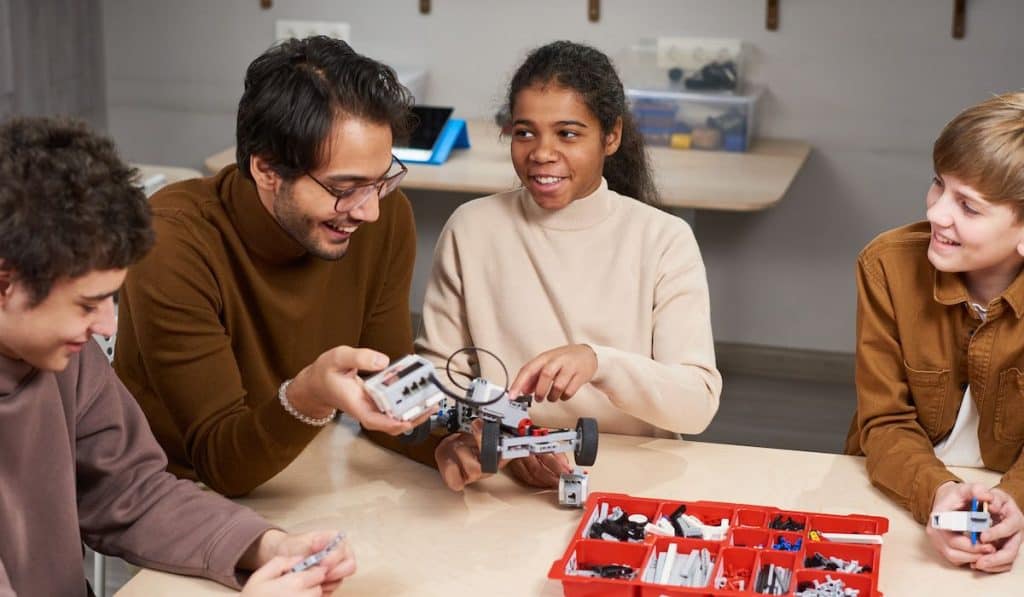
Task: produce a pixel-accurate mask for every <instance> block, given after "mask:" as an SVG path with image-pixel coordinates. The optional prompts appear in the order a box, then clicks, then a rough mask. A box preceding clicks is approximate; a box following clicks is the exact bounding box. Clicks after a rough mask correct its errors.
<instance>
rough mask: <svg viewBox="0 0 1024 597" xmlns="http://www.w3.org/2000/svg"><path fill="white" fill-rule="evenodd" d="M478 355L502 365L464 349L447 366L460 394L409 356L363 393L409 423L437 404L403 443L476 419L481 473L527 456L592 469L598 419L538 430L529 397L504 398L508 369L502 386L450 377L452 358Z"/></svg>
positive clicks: (422, 361)
mask: <svg viewBox="0 0 1024 597" xmlns="http://www.w3.org/2000/svg"><path fill="white" fill-rule="evenodd" d="M469 351H473V352H482V353H485V354H488V355H490V356H492V357H494V358H495V359H497V360H498V362H499V363H501V360H500V359H498V357H497V356H496V355H494V353H491V352H489V351H487V350H484V349H482V348H475V347H469V348H463V349H461V350H458V351H456V352H455V353H454V354H452V355H451V356H450V357H448V362H447V364H446V365H445V370H446V371H447V373H448V379H449V380H450V381H451V383H452V384H453V385H454V386H455V387H457V388H459V389H460V390H462V391H463V392H464V395H459V394H457V393H455V392H453V391H450V390H449V389H448V388H447V387H445V386H444V385H442V384H441V382H440V380H438V378H437V374H436V373H437V370H436V368H435V367H434V365H433V364H432V363H431V362H430V361H428V360H426V359H424V358H423V357H420V356H417V355H408V356H406V357H403V358H401V359H399V360H398V361H395V362H394V363H392V364H391V365H389V366H388V367H387V368H386V369H384V370H383V371H381V372H380V373H377V374H376V375H374V376H373V377H371V378H369V379H367V380H366V382H365V387H366V390H367V392H368V393H369V394H370V396H371V397H372V398H373V401H374V402H375V403H376V405H377V408H379V409H380V411H381V412H383V413H385V414H388V415H390V416H392V417H395V418H397V419H401V420H403V421H408V420H411V419H414V418H416V417H418V416H419V415H421V414H422V413H424V412H426V411H427V410H429V409H430V408H433V407H434V406H435V405H438V404H440V410H439V411H438V413H437V414H436V415H435V416H433V417H431V419H430V420H429V421H427V422H425V423H423V424H421V425H420V426H419V427H417V428H416V429H414V430H413V431H412V432H411V433H409V434H408V435H407V436H406V438H405V441H407V442H410V443H419V442H421V441H423V440H425V439H426V437H427V436H428V435H429V434H430V430H431V428H432V427H435V426H436V427H444V428H446V429H447V430H448V431H449V432H453V433H454V432H456V431H466V432H469V431H471V424H472V422H473V421H474V420H475V419H481V420H483V433H482V436H481V443H480V467H481V469H482V470H483V472H485V473H494V472H497V470H498V462H499V461H500V460H502V459H505V460H508V459H512V458H522V457H523V456H528V455H530V454H546V453H557V452H570V451H571V452H573V456H574V458H575V460H576V464H577V465H578V466H591V465H593V464H594V461H595V460H597V440H598V431H597V420H596V419H593V418H590V417H581V418H579V419H577V421H576V428H575V429H552V428H548V427H539V426H537V425H534V424H533V422H532V421H531V420H530V417H529V414H528V411H529V408H530V405H531V404H533V396H532V395H529V394H527V395H523V396H518V397H516V398H512V397H510V396H509V394H508V370H507V369H506V368H505V365H504V363H501V367H502V369H503V370H504V371H505V385H504V386H499V385H496V384H494V383H491V382H490V381H487V380H486V379H484V378H482V377H473V376H470V375H468V374H465V373H461V372H456V373H458V374H459V375H463V376H465V377H467V378H470V379H471V380H472V381H470V382H469V385H466V386H464V385H461V384H459V383H458V382H456V381H455V379H454V378H453V377H452V373H453V371H452V369H451V362H452V358H454V357H455V356H456V355H458V354H460V353H463V352H469Z"/></svg>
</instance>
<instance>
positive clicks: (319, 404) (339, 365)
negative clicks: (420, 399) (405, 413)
mask: <svg viewBox="0 0 1024 597" xmlns="http://www.w3.org/2000/svg"><path fill="white" fill-rule="evenodd" d="M387 365H388V357H387V356H385V355H383V354H381V353H379V352H377V351H375V350H370V349H368V348H352V347H349V346H338V347H336V348H332V349H330V350H328V351H327V352H325V353H323V354H322V355H320V356H319V357H317V359H316V360H315V361H313V363H312V364H311V365H309V366H307V367H306V368H305V369H303V370H302V371H300V372H299V374H298V375H296V376H295V380H294V381H293V382H292V383H291V385H290V386H288V401H289V402H291V404H292V406H294V407H295V408H296V409H297V410H298V411H299V412H301V413H303V414H305V415H307V416H309V417H313V418H322V417H325V416H327V415H328V414H329V413H330V412H331V409H332V408H336V409H338V410H340V411H342V412H344V413H345V414H347V415H349V416H350V417H352V418H354V419H356V420H357V421H359V424H360V425H362V426H363V427H364V428H366V429H369V430H371V431H383V432H384V433H387V434H389V435H399V434H402V433H409V432H410V431H412V430H413V428H415V427H416V426H417V425H419V424H420V423H424V422H426V421H427V419H429V418H430V416H431V415H433V414H434V413H436V412H437V407H434V408H432V409H430V410H428V411H427V412H425V413H423V414H422V415H420V416H419V417H417V418H416V419H413V420H412V421H401V420H398V419H395V418H392V417H390V416H388V415H386V414H384V413H382V412H380V411H379V410H378V409H377V405H376V404H374V402H373V399H372V398H370V395H369V394H367V392H366V389H365V388H364V387H363V380H361V379H360V378H359V376H358V375H357V374H358V373H359V372H360V371H370V372H376V371H380V370H381V369H383V368H384V367H387Z"/></svg>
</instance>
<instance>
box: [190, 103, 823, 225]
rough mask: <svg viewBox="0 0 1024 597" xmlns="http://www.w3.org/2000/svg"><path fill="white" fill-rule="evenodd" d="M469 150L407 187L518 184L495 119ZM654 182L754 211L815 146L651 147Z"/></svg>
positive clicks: (216, 162) (674, 198)
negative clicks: (737, 150)
mask: <svg viewBox="0 0 1024 597" xmlns="http://www.w3.org/2000/svg"><path fill="white" fill-rule="evenodd" d="M467 125H468V127H469V141H470V143H471V144H472V147H471V148H469V149H465V150H462V149H458V150H454V151H453V152H452V154H451V156H450V157H449V158H448V161H447V162H445V163H444V164H442V165H440V166H431V165H425V164H408V166H409V174H408V175H406V177H405V180H403V181H402V188H406V189H425V190H435V191H436V190H440V191H453V192H461V193H473V194H476V195H490V194H492V193H498V192H501V191H505V190H508V189H511V188H514V187H517V186H519V183H518V180H517V179H516V175H515V172H514V171H513V169H512V160H511V158H510V157H509V148H508V145H509V140H508V139H507V138H504V139H503V138H500V137H499V135H498V127H497V125H495V124H493V123H490V122H487V121H486V120H470V121H468V122H467ZM649 152H650V156H651V160H652V162H653V167H654V178H655V183H656V184H657V186H658V190H659V191H660V192H661V195H662V202H663V203H664V205H665V206H667V207H681V208H692V209H720V210H730V211H753V210H759V209H765V208H767V207H770V206H771V205H774V204H775V203H777V202H778V201H779V200H780V199H782V196H783V195H784V194H785V193H786V189H788V188H789V185H790V183H792V182H793V179H794V178H795V177H796V173H797V172H799V170H800V167H801V166H803V164H804V162H805V161H806V160H807V155H808V154H809V153H810V146H808V145H807V143H804V142H803V141H795V140H784V139H759V140H757V141H756V142H755V143H754V146H753V147H752V148H751V150H750V151H748V152H746V153H734V152H728V151H699V150H678V149H668V148H664V147H652V148H650V150H649ZM234 162H235V148H234V147H230V148H228V149H225V150H224V151H221V152H219V153H216V154H214V155H212V156H210V157H209V158H207V159H206V162H205V165H206V169H207V170H208V171H210V172H211V173H214V172H217V171H219V170H220V169H221V168H223V167H224V166H226V165H228V164H232V163H234Z"/></svg>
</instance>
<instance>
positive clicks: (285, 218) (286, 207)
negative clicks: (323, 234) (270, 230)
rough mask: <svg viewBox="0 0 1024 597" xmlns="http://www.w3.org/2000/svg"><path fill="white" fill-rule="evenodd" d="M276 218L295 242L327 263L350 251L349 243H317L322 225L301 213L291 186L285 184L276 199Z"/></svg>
mask: <svg viewBox="0 0 1024 597" xmlns="http://www.w3.org/2000/svg"><path fill="white" fill-rule="evenodd" d="M274 217H275V218H277V222H278V224H280V225H281V228H284V231H285V232H287V233H288V236H290V237H292V238H293V239H295V242H297V243H299V244H300V245H302V247H303V248H304V249H306V251H308V252H309V253H310V254H311V255H313V256H315V257H319V258H320V259H326V260H327V261H337V260H338V259H341V258H342V257H344V256H345V252H346V251H347V250H348V244H347V243H346V244H344V245H341V246H327V247H324V246H322V245H321V244H320V243H317V239H316V232H317V231H318V230H319V229H320V226H321V223H320V222H319V221H318V220H314V219H312V218H310V217H308V216H306V215H305V214H303V213H302V212H301V211H299V208H298V206H297V205H296V202H295V197H294V196H293V194H292V186H291V184H288V183H285V184H283V185H282V186H281V189H280V191H279V192H278V194H277V196H275V197H274Z"/></svg>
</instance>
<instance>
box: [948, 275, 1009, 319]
mask: <svg viewBox="0 0 1024 597" xmlns="http://www.w3.org/2000/svg"><path fill="white" fill-rule="evenodd" d="M933 296H934V297H935V300H936V301H938V302H939V303H942V304H943V305H956V304H958V303H970V300H971V296H970V294H968V292H967V286H966V285H965V284H964V280H963V276H961V275H960V274H958V273H951V272H941V271H939V270H935V287H934V293H933ZM998 298H1001V299H1002V300H1003V301H1005V302H1006V303H1007V304H1009V305H1010V308H1011V309H1013V314H1014V315H1016V316H1017V319H1020V318H1021V316H1022V315H1024V273H1020V274H1017V277H1016V278H1014V280H1013V282H1011V283H1010V285H1009V286H1008V287H1007V288H1006V290H1004V291H1003V292H1002V294H1000V295H999V297H998ZM982 306H986V305H982Z"/></svg>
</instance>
